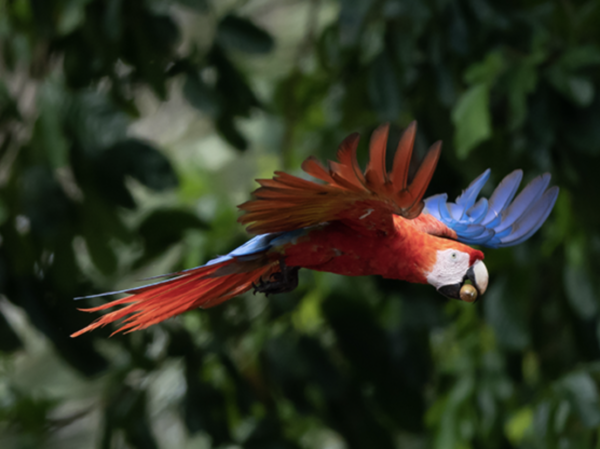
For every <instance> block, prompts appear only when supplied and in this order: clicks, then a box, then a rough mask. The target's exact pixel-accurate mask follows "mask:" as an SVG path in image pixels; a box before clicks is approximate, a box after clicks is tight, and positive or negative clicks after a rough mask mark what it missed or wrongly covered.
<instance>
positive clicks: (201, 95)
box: [183, 73, 221, 118]
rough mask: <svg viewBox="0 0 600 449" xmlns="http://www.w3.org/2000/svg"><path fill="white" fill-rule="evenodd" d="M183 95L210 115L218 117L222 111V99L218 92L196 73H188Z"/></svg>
mask: <svg viewBox="0 0 600 449" xmlns="http://www.w3.org/2000/svg"><path fill="white" fill-rule="evenodd" d="M183 95H184V96H185V98H186V100H187V101H188V102H189V103H190V104H191V105H192V106H194V107H195V108H196V109H198V110H200V111H202V112H204V113H206V114H207V115H209V116H210V117H213V118H216V117H217V116H218V115H219V114H220V112H221V99H220V97H219V95H218V93H217V92H216V91H215V90H214V89H213V88H211V87H209V86H208V85H207V84H206V83H205V82H204V81H203V80H202V78H201V77H199V76H198V75H197V74H195V73H188V74H187V75H186V78H185V84H184V86H183Z"/></svg>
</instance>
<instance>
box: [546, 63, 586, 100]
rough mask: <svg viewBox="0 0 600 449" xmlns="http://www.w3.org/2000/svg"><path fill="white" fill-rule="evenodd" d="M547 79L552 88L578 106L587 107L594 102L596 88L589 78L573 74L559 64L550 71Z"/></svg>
mask: <svg viewBox="0 0 600 449" xmlns="http://www.w3.org/2000/svg"><path fill="white" fill-rule="evenodd" d="M547 77H548V79H549V81H550V83H551V84H552V86H553V87H554V88H555V89H556V90H557V91H558V92H559V93H561V94H562V95H563V96H564V97H565V98H567V99H568V100H570V101H571V102H572V103H573V104H575V105H576V106H579V107H586V106H589V105H590V104H592V102H593V101H594V96H595V93H596V88H595V86H594V84H593V82H592V81H591V80H590V79H589V78H587V77H585V76H581V75H575V74H572V73H570V72H569V71H568V70H567V69H566V68H565V67H563V66H561V65H560V64H558V63H557V64H554V65H553V66H552V67H551V68H550V69H548V71H547Z"/></svg>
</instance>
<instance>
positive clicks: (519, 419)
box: [504, 407, 533, 444]
mask: <svg viewBox="0 0 600 449" xmlns="http://www.w3.org/2000/svg"><path fill="white" fill-rule="evenodd" d="M532 423H533V411H532V410H531V408H529V407H525V408H522V409H521V410H519V411H517V412H516V413H515V414H514V415H513V416H512V417H511V418H510V420H509V421H508V422H507V423H506V425H505V427H504V428H505V433H506V436H507V438H508V439H509V440H510V442H511V443H513V444H519V443H521V441H522V440H523V438H524V437H525V435H526V433H527V431H528V430H529V429H530V428H531V425H532Z"/></svg>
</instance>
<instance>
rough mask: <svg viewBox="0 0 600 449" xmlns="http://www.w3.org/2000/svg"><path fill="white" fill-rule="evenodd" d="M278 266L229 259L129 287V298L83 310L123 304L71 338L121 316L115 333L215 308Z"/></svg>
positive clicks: (242, 291)
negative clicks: (189, 312)
mask: <svg viewBox="0 0 600 449" xmlns="http://www.w3.org/2000/svg"><path fill="white" fill-rule="evenodd" d="M277 269H278V265H277V264H276V263H275V264H273V263H270V262H267V263H265V261H264V260H261V259H258V260H251V261H240V260H239V259H228V260H225V261H224V262H221V263H216V264H211V265H204V266H202V267H198V268H196V269H193V270H187V271H185V272H180V273H178V274H179V276H178V277H176V278H174V279H168V280H166V281H161V282H158V283H156V284H152V285H149V286H144V287H139V288H136V289H132V290H127V291H126V293H131V295H130V296H127V297H125V298H121V299H117V300H115V301H112V302H109V303H107V304H103V305H101V306H98V307H92V308H89V309H80V310H82V311H85V312H97V311H100V310H106V309H109V308H112V307H115V306H122V307H121V308H119V309H117V310H114V311H112V312H109V313H107V314H106V315H103V316H101V317H100V318H98V319H97V320H96V321H94V322H93V323H92V324H90V325H89V326H87V327H85V328H83V329H81V330H80V331H78V332H75V333H74V334H72V335H71V337H77V336H79V335H81V334H84V333H85V332H89V331H91V330H94V329H96V328H98V327H104V326H106V325H107V324H110V323H114V322H115V321H118V320H121V319H123V322H122V323H121V324H122V326H121V327H120V328H119V329H118V330H116V331H115V332H113V334H115V333H118V332H126V333H128V332H132V331H135V330H139V329H145V328H147V327H148V326H151V325H153V324H156V323H159V322H161V321H164V320H166V319H167V318H170V317H172V316H175V315H179V314H181V313H183V312H186V311H188V310H191V309H196V308H198V307H201V308H209V307H213V306H216V305H217V304H220V303H222V302H224V301H227V300H228V299H231V298H233V297H234V296H237V295H240V294H241V293H244V292H245V291H247V290H249V289H250V288H251V287H252V284H253V283H255V282H257V281H258V280H259V279H261V278H263V277H264V278H266V277H268V276H270V274H272V273H273V272H275V271H277ZM113 334H111V335H113Z"/></svg>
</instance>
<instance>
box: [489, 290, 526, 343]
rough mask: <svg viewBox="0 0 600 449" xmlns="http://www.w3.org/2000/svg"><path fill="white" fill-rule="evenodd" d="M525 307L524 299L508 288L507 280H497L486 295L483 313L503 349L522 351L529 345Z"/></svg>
mask: <svg viewBox="0 0 600 449" xmlns="http://www.w3.org/2000/svg"><path fill="white" fill-rule="evenodd" d="M525 307H526V304H524V303H523V298H522V297H519V296H517V295H515V294H514V293H511V291H510V289H508V288H507V282H506V279H496V280H495V282H494V285H492V286H491V287H490V289H489V291H488V292H487V293H486V295H485V302H484V303H483V313H484V316H485V320H486V322H488V323H489V324H490V325H491V326H492V328H493V329H494V334H495V335H496V339H497V341H498V344H499V345H500V346H501V347H503V348H506V349H510V350H522V349H524V348H525V347H526V346H527V345H528V344H529V341H530V337H529V333H528V328H527V322H526V309H525Z"/></svg>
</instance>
